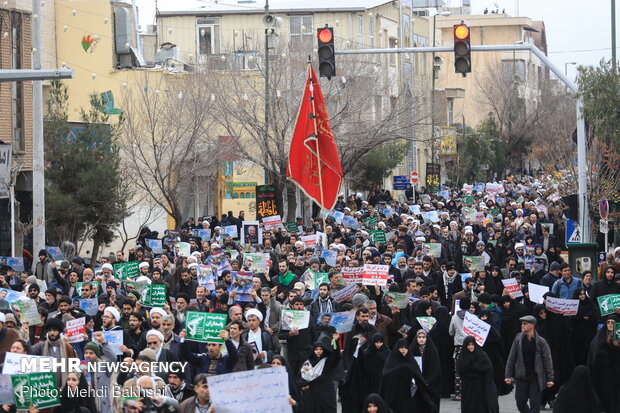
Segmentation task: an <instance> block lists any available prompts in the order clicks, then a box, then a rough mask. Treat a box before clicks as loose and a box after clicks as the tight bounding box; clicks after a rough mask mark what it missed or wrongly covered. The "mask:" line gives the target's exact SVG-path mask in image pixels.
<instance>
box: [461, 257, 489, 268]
mask: <svg viewBox="0 0 620 413" xmlns="http://www.w3.org/2000/svg"><path fill="white" fill-rule="evenodd" d="M463 265H464V266H465V268H467V269H469V270H474V271H484V257H482V256H476V257H474V256H472V255H463Z"/></svg>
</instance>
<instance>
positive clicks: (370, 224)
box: [364, 217, 379, 228]
mask: <svg viewBox="0 0 620 413" xmlns="http://www.w3.org/2000/svg"><path fill="white" fill-rule="evenodd" d="M378 223H379V217H369V218H366V219H365V220H364V226H365V227H366V228H374V227H376V226H377V224H378Z"/></svg>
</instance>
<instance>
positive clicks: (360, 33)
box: [357, 16, 364, 47]
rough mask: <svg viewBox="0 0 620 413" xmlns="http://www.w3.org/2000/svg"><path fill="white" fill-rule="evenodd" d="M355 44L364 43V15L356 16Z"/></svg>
mask: <svg viewBox="0 0 620 413" xmlns="http://www.w3.org/2000/svg"><path fill="white" fill-rule="evenodd" d="M357 45H358V46H359V47H363V45H364V16H357Z"/></svg>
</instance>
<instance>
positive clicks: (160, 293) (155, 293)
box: [142, 284, 167, 307]
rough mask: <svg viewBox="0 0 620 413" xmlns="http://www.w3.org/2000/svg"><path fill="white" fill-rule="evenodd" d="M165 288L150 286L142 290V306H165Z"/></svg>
mask: <svg viewBox="0 0 620 413" xmlns="http://www.w3.org/2000/svg"><path fill="white" fill-rule="evenodd" d="M166 298H167V297H166V286H165V285H159V284H156V285H150V286H147V287H145V288H144V290H143V293H142V304H143V305H145V306H147V307H163V306H165V305H166Z"/></svg>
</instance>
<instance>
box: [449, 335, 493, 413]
mask: <svg viewBox="0 0 620 413" xmlns="http://www.w3.org/2000/svg"><path fill="white" fill-rule="evenodd" d="M457 368H458V370H459V374H460V376H461V413H499V403H498V401H497V389H496V388H495V382H494V380H493V365H492V364H491V360H489V357H488V356H487V355H486V353H485V352H484V351H483V350H482V348H480V346H478V344H476V339H475V338H474V337H472V336H467V337H465V340H463V350H462V352H461V357H460V359H459V361H458V364H457Z"/></svg>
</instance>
